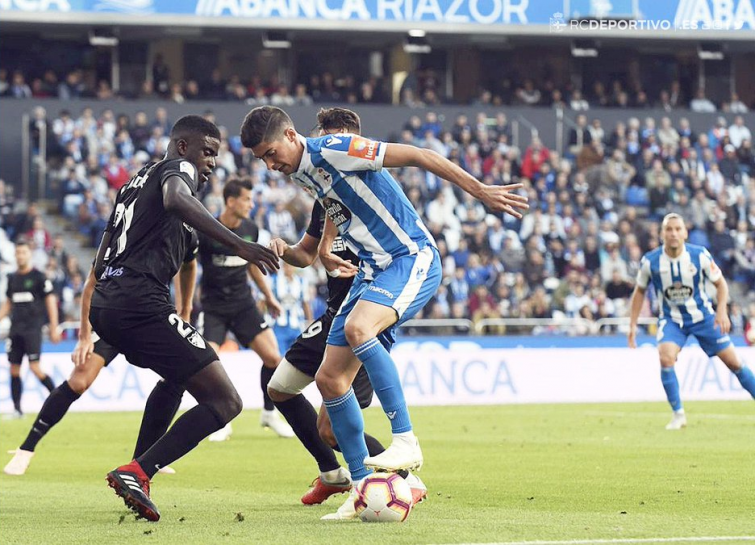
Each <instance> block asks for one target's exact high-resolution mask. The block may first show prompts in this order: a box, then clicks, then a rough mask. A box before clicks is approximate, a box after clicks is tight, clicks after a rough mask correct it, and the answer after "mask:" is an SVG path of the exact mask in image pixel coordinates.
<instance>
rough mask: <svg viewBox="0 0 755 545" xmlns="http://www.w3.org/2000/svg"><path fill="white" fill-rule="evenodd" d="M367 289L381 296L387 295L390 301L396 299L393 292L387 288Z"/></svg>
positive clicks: (373, 287)
mask: <svg viewBox="0 0 755 545" xmlns="http://www.w3.org/2000/svg"><path fill="white" fill-rule="evenodd" d="M367 289H368V290H370V291H374V292H377V293H379V294H381V295H385V296H386V297H387V298H388V299H393V298H394V297H393V294H392V293H391V292H389V291H388V290H387V289H385V288H379V287H378V286H370V287H369V288H367Z"/></svg>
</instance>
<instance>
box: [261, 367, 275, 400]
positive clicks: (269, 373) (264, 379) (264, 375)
mask: <svg viewBox="0 0 755 545" xmlns="http://www.w3.org/2000/svg"><path fill="white" fill-rule="evenodd" d="M273 373H275V369H270V368H269V367H265V366H264V365H263V366H262V369H260V386H262V398H263V399H264V400H265V410H266V411H272V410H273V409H274V408H275V404H274V403H273V400H272V399H270V396H269V395H268V393H267V385H268V384H269V383H270V379H271V378H273Z"/></svg>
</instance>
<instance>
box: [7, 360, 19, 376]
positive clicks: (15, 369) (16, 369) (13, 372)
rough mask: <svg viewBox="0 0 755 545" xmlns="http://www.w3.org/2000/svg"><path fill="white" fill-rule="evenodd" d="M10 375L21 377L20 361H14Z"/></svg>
mask: <svg viewBox="0 0 755 545" xmlns="http://www.w3.org/2000/svg"><path fill="white" fill-rule="evenodd" d="M10 376H12V377H20V376H21V364H18V363H12V364H11V366H10Z"/></svg>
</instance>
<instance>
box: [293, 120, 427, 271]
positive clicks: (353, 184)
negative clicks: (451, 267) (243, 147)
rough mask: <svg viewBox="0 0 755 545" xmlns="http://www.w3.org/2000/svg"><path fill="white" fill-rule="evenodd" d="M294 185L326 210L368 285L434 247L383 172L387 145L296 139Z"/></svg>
mask: <svg viewBox="0 0 755 545" xmlns="http://www.w3.org/2000/svg"><path fill="white" fill-rule="evenodd" d="M300 138H301V142H302V143H303V144H304V154H303V155H302V160H301V163H300V165H299V170H298V171H297V172H295V173H294V174H293V175H292V178H293V180H294V181H295V182H296V183H297V184H298V185H300V186H301V187H303V188H304V189H305V190H307V191H308V192H309V193H310V194H311V195H313V196H314V197H315V198H316V199H317V200H318V201H319V202H320V203H321V204H322V205H323V208H325V211H326V213H327V214H328V217H329V218H330V219H331V220H332V221H333V223H335V224H336V227H338V231H339V233H340V234H341V236H342V237H343V238H344V240H345V241H346V242H347V244H348V245H349V246H350V247H351V248H352V249H353V250H354V252H355V253H356V254H357V255H358V256H359V259H360V261H361V265H360V266H361V267H362V270H363V271H364V274H365V278H366V279H367V280H371V279H373V278H374V277H375V275H376V274H379V272H380V271H382V270H385V269H386V268H387V267H388V266H389V265H390V264H391V263H392V262H393V260H394V259H397V258H399V257H403V256H406V255H414V254H417V253H418V252H419V251H420V250H422V249H423V248H424V247H426V246H428V245H431V246H435V241H434V240H433V237H432V235H431V234H430V233H429V232H428V230H427V228H426V227H425V226H424V224H423V223H422V220H421V219H420V218H419V214H417V211H416V210H415V209H414V207H413V206H412V204H411V203H410V202H409V199H407V197H406V195H405V194H404V192H403V190H402V189H401V187H400V186H399V185H398V183H397V182H396V180H394V179H393V176H391V175H390V174H389V173H388V172H387V171H385V170H383V158H384V157H385V149H386V144H385V143H384V142H377V141H374V140H368V139H366V138H363V137H361V136H355V135H350V134H334V135H328V136H322V137H319V138H304V137H303V136H301V137H300Z"/></svg>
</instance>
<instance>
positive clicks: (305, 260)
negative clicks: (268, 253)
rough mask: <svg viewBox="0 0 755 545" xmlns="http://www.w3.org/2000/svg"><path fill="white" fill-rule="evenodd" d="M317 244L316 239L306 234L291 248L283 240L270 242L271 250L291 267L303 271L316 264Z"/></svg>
mask: <svg viewBox="0 0 755 545" xmlns="http://www.w3.org/2000/svg"><path fill="white" fill-rule="evenodd" d="M317 242H318V241H317V239H316V238H315V237H313V236H312V235H310V234H309V233H304V236H303V237H301V240H300V241H299V242H297V243H296V244H294V245H293V246H289V245H288V243H287V242H286V241H285V240H283V239H282V238H274V239H273V240H271V241H270V249H271V250H272V251H273V252H275V255H277V256H278V257H279V258H281V259H282V260H283V261H285V262H286V263H288V264H289V265H292V266H294V267H299V268H301V269H303V268H304V267H309V266H310V265H312V263H314V262H315V258H317Z"/></svg>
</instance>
